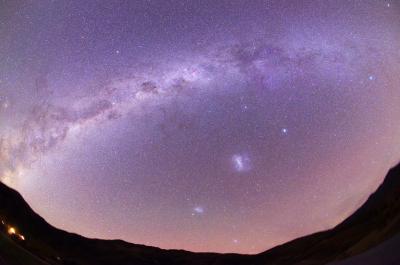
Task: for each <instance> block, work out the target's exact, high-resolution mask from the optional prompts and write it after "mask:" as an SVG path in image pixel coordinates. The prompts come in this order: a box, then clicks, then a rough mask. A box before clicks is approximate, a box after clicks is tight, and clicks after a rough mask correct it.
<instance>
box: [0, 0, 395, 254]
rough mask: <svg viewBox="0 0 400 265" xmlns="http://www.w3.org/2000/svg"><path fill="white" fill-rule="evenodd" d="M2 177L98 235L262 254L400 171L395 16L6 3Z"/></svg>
mask: <svg viewBox="0 0 400 265" xmlns="http://www.w3.org/2000/svg"><path fill="white" fill-rule="evenodd" d="M0 37H1V38H0V179H1V181H3V182H5V183H6V184H8V185H10V186H12V187H14V188H16V189H17V190H18V191H19V192H21V193H22V195H23V196H24V197H25V198H26V200H27V201H28V203H29V204H30V205H32V207H33V208H34V210H35V211H37V212H38V213H39V214H40V215H42V216H43V217H44V218H46V220H48V221H49V222H50V223H51V224H53V225H55V226H57V227H60V228H62V229H66V230H68V231H73V232H76V233H81V234H83V235H85V236H89V237H97V238H107V239H110V238H121V239H124V240H127V241H130V242H133V243H138V244H146V245H153V246H157V247H161V248H168V249H170V248H174V249H186V250H191V251H216V252H239V253H257V252H261V251H264V250H266V249H268V248H271V247H273V246H276V245H278V244H281V243H284V242H286V241H288V240H291V239H294V238H296V237H299V236H303V235H306V234H309V233H313V232H317V231H320V230H323V229H328V228H330V227H333V226H334V225H336V224H338V223H339V222H340V221H342V220H343V219H344V218H346V217H347V216H349V215H350V214H351V213H352V212H353V211H354V210H356V209H357V207H359V206H360V205H361V204H362V203H363V202H364V201H365V200H366V198H367V197H368V196H369V195H370V194H371V193H372V192H373V191H374V190H375V189H376V188H377V187H378V185H379V184H380V183H381V181H382V179H383V177H384V175H385V173H386V170H387V169H388V168H389V167H390V166H391V165H393V164H394V163H397V162H398V160H399V157H400V138H399V135H400V123H398V121H399V119H400V53H399V51H400V5H399V3H398V2H396V1H380V0H379V1H378V0H377V1H372V0H371V1H369V0H366V1H347V0H343V1H329V0H327V1H322V0H321V1H282V0H281V1H256V0H255V1H239V0H238V1H184V0H181V1H175V0H174V1H173V0H168V1H92V0H88V1H62V0H58V1H57V0H53V1H50V0H48V1H47V0H44V1H0Z"/></svg>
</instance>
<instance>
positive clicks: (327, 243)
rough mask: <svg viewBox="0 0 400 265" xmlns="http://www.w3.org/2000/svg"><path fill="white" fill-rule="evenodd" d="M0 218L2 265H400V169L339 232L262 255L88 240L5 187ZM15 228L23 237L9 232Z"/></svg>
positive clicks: (1, 189)
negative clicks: (56, 223) (45, 216)
mask: <svg viewBox="0 0 400 265" xmlns="http://www.w3.org/2000/svg"><path fill="white" fill-rule="evenodd" d="M0 218H1V220H3V223H4V224H2V226H3V227H2V232H1V233H0V265H44V264H70V265H74V264H75V265H125V264H135V265H258V264H260V265H261V264H271V265H273V264H276V265H278V264H279V265H285V264H301V265H311V264H332V265H350V264H352V265H356V264H363V265H368V264H371V265H375V264H385V265H386V264H387V265H390V264H397V263H395V262H396V261H398V262H400V260H399V259H400V255H399V254H397V252H399V251H396V250H397V249H399V250H400V247H398V246H399V242H400V233H399V232H400V165H399V166H397V167H395V168H393V169H392V170H390V171H389V173H388V174H387V176H386V178H385V181H384V182H383V183H382V185H381V186H380V187H379V188H378V190H377V191H376V192H375V193H374V194H373V195H371V196H370V198H369V199H368V200H367V202H366V203H365V204H364V205H363V206H362V207H361V208H360V209H359V210H357V211H356V212H355V213H354V214H353V215H351V216H350V217H349V218H347V219H346V220H345V221H344V222H342V223H341V224H339V225H338V226H336V227H335V228H333V229H331V230H328V231H324V232H320V233H316V234H313V235H309V236H306V237H302V238H299V239H296V240H293V241H291V242H289V243H286V244H283V245H281V246H278V247H275V248H273V249H270V250H268V251H266V252H263V253H260V254H257V255H239V254H217V253H192V252H188V251H183V250H162V249H159V248H155V247H149V246H143V245H137V244H131V243H127V242H124V241H121V240H99V239H88V238H85V237H82V236H80V235H77V234H71V233H68V232H65V231H62V230H59V229H57V228H55V227H53V226H51V225H50V224H48V223H47V222H46V221H45V220H44V219H43V218H41V217H40V216H39V215H37V214H36V213H35V212H34V211H33V210H32V209H31V208H30V207H29V205H28V204H27V203H26V202H25V200H24V199H23V198H22V197H21V195H20V194H19V193H17V192H16V191H14V190H12V189H10V188H9V187H7V186H5V185H4V184H2V183H0ZM10 227H12V228H15V230H16V231H18V232H16V234H14V233H10V231H9V230H8V229H9V228H10ZM12 232H14V231H12ZM21 236H23V237H21ZM377 262H380V263H377Z"/></svg>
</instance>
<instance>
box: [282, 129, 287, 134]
mask: <svg viewBox="0 0 400 265" xmlns="http://www.w3.org/2000/svg"><path fill="white" fill-rule="evenodd" d="M281 132H282V133H283V134H288V132H289V131H288V129H287V128H283V129H282V130H281Z"/></svg>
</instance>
